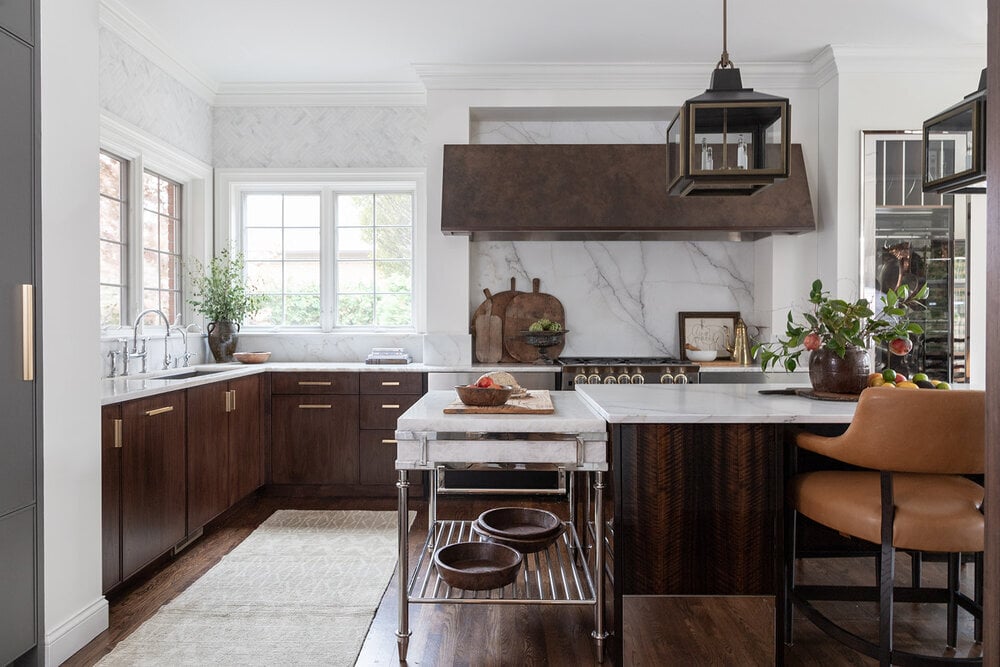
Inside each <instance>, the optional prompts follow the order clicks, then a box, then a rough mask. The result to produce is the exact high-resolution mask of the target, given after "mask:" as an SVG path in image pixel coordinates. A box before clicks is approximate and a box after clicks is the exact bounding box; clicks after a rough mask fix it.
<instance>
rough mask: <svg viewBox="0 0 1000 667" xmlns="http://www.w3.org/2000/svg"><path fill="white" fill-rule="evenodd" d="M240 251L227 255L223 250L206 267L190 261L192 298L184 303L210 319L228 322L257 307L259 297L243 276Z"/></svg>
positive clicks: (248, 314) (259, 305) (240, 320)
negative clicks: (192, 264) (192, 265)
mask: <svg viewBox="0 0 1000 667" xmlns="http://www.w3.org/2000/svg"><path fill="white" fill-rule="evenodd" d="M244 266H245V264H244V261H243V253H236V255H235V256H233V255H230V253H229V249H228V248H226V249H223V250H222V251H221V252H220V253H219V254H218V255H216V256H215V257H213V258H212V261H210V262H209V263H208V266H207V267H206V266H205V265H203V264H202V263H201V262H199V261H198V260H194V268H192V269H191V270H190V271H189V276H190V279H191V291H192V298H190V299H188V304H190V306H191V307H192V308H194V309H195V310H196V311H198V312H199V313H201V314H202V315H204V316H205V317H207V318H208V319H209V321H210V322H225V321H231V322H235V323H236V324H241V323H242V322H243V319H244V318H245V317H247V316H252V315H254V314H255V313H256V312H257V311H258V310H260V307H261V304H262V302H263V298H264V297H263V296H262V295H260V294H257V293H255V292H254V291H253V290H252V289H251V287H250V286H249V285H248V284H247V282H246V278H244V275H243V269H244Z"/></svg>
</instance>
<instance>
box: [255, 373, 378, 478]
mask: <svg viewBox="0 0 1000 667" xmlns="http://www.w3.org/2000/svg"><path fill="white" fill-rule="evenodd" d="M279 375H280V374H279ZM355 383H356V378H355ZM271 434H272V436H271V482H273V483H274V484H357V483H358V396H357V394H355V395H353V396H345V395H338V394H325V395H308V394H304V395H295V394H292V395H274V394H273V390H272V396H271Z"/></svg>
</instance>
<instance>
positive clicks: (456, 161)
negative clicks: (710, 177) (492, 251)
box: [441, 144, 816, 241]
mask: <svg viewBox="0 0 1000 667" xmlns="http://www.w3.org/2000/svg"><path fill="white" fill-rule="evenodd" d="M790 157H791V163H790V171H789V177H788V179H787V180H784V181H781V182H778V183H775V184H774V185H772V186H771V187H769V188H766V189H764V190H763V191H761V192H759V193H757V194H755V195H753V196H751V197H694V198H692V197H671V196H669V195H667V191H666V190H667V189H666V148H665V146H663V145H658V144H545V145H535V144H529V145H524V144H503V145H479V144H471V145H464V144H463V145H450V146H445V147H444V173H443V191H442V209H441V231H442V232H443V233H445V234H456V235H459V234H461V235H469V236H471V237H472V238H473V240H532V241H536V240H537V241H542V240H697V241H709V240H727V241H733V240H752V239H756V238H760V237H762V236H765V235H768V234H773V233H800V232H806V231H812V230H814V229H816V220H815V217H814V215H813V209H812V201H811V200H810V196H809V184H808V182H807V179H806V173H805V163H804V161H803V158H802V146H801V145H799V144H793V145H792V146H791V156H790Z"/></svg>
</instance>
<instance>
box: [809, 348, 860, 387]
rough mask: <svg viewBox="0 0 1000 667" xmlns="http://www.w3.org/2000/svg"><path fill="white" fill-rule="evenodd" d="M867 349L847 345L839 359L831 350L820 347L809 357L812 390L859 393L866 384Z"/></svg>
mask: <svg viewBox="0 0 1000 667" xmlns="http://www.w3.org/2000/svg"><path fill="white" fill-rule="evenodd" d="M868 373H869V366H868V351H867V350H865V349H863V348H860V347H849V348H847V352H846V354H845V355H844V358H843V359H841V358H840V356H839V355H838V354H837V353H836V352H834V351H833V350H828V349H826V348H820V349H818V350H815V351H813V353H812V354H811V355H810V357H809V381H810V382H811V383H812V387H813V391H817V392H826V393H830V394H860V393H861V390H862V389H864V388H865V387H866V386H868Z"/></svg>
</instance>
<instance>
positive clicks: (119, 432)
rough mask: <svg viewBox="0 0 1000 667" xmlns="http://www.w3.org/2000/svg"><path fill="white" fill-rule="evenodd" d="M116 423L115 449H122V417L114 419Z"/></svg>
mask: <svg viewBox="0 0 1000 667" xmlns="http://www.w3.org/2000/svg"><path fill="white" fill-rule="evenodd" d="M114 425H115V441H114V446H115V449H121V448H122V420H121V419H115V420H114Z"/></svg>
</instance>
